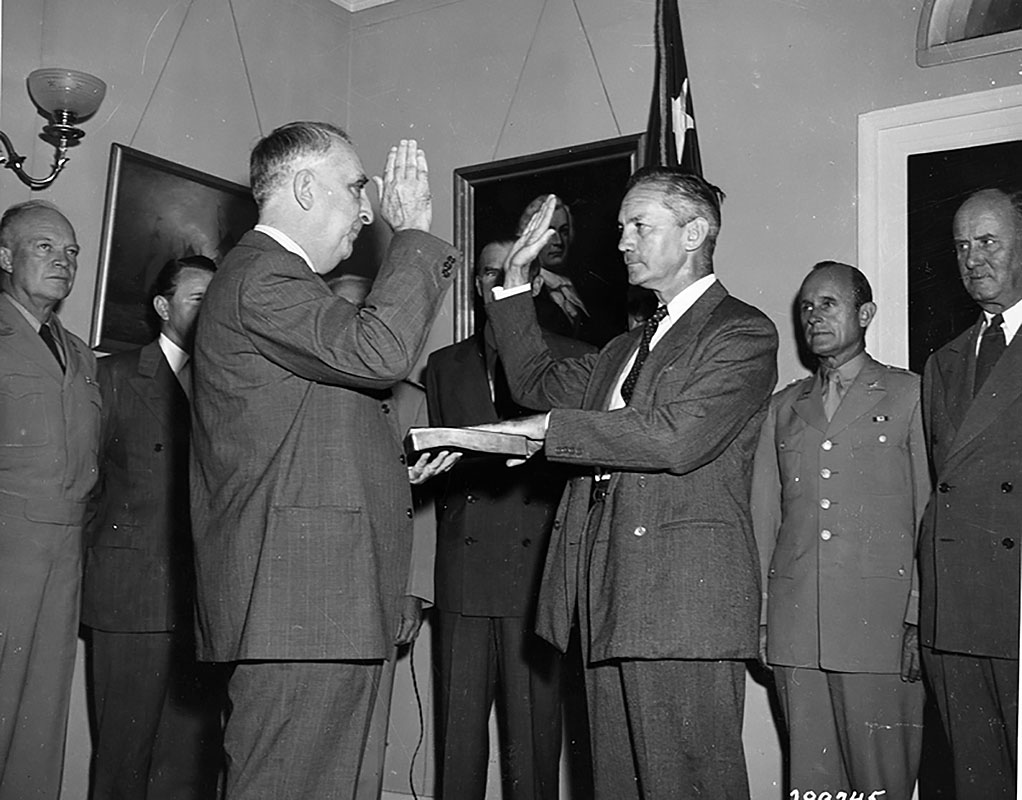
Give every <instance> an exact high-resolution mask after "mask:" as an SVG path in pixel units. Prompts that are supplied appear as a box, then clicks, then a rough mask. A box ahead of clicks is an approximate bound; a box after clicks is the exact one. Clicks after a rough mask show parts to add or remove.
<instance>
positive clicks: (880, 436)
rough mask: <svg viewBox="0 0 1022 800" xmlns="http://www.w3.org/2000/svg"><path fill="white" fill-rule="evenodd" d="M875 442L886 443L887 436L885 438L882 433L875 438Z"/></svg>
mask: <svg viewBox="0 0 1022 800" xmlns="http://www.w3.org/2000/svg"><path fill="white" fill-rule="evenodd" d="M877 441H878V442H880V444H883V443H884V442H886V441H887V436H886V435H885V434H882V433H881V434H880V435H879V436H878V437H877Z"/></svg>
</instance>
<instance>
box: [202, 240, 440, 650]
mask: <svg viewBox="0 0 1022 800" xmlns="http://www.w3.org/2000/svg"><path fill="white" fill-rule="evenodd" d="M456 264H457V251H456V250H454V249H453V248H451V247H449V246H448V245H446V244H444V243H443V242H441V241H439V240H438V239H435V238H434V237H432V236H430V235H429V234H424V233H420V232H417V231H406V232H401V233H398V234H397V235H395V237H394V239H393V241H392V242H391V245H390V248H389V250H388V252H387V255H386V257H385V259H384V263H383V265H382V267H381V268H380V272H379V274H378V276H377V278H376V281H375V284H374V286H373V289H372V291H371V292H370V293H369V296H368V297H367V298H366V303H365V306H364V307H363V308H361V309H359V308H356V307H355V306H353V305H351V304H350V303H348V302H347V301H346V300H343V299H341V298H337V297H334V295H333V294H332V293H331V292H330V290H329V289H328V288H327V285H326V283H324V281H323V279H322V278H321V277H320V276H318V275H317V274H315V273H314V272H312V270H310V269H309V267H308V265H307V264H306V263H305V262H304V261H303V260H302V259H301V258H299V257H298V256H296V255H294V254H292V253H289V252H288V251H286V250H285V249H284V248H282V247H280V246H279V245H278V244H277V243H276V242H275V241H273V240H272V239H271V238H270V237H268V236H266V235H264V234H262V233H258V232H255V231H250V232H249V233H247V234H245V236H243V237H242V239H241V241H240V242H239V243H238V245H237V246H236V247H235V248H234V249H233V250H232V251H231V252H230V253H229V254H228V255H227V257H226V258H225V259H224V262H223V265H222V266H221V267H220V269H219V270H218V271H217V273H216V276H215V277H214V278H213V280H212V282H211V283H210V285H209V289H208V290H207V292H206V296H205V299H204V301H203V307H202V313H201V314H200V315H199V323H198V327H197V332H196V343H195V355H194V359H195V360H194V369H193V386H194V391H193V403H194V405H193V417H192V474H191V482H192V523H193V529H194V537H195V555H196V578H197V598H198V632H199V639H200V642H199V652H200V655H201V657H203V658H205V659H207V660H213V661H233V660H239V659H283V660H307V659H383V658H387V657H389V656H390V654H391V652H392V650H393V637H394V632H395V630H396V629H397V628H396V626H397V620H398V614H399V609H398V602H399V599H400V597H401V596H402V595H403V594H404V589H405V583H406V579H407V575H408V559H409V549H410V542H411V525H412V522H411V518H412V499H411V491H410V489H409V485H408V473H407V467H406V464H405V458H404V454H403V453H402V449H401V442H400V432H399V430H398V423H397V420H396V416H397V415H396V414H395V413H393V408H392V401H391V400H390V395H389V393H388V392H386V391H385V390H387V389H388V388H389V387H390V386H392V385H393V384H394V383H396V382H397V381H399V380H401V379H403V378H405V377H406V376H407V375H408V373H409V371H410V370H411V369H412V367H413V365H414V364H415V362H416V360H417V358H418V357H419V354H420V352H421V350H422V346H423V343H424V341H425V338H426V335H427V333H428V331H429V328H430V326H431V325H432V322H433V319H434V317H435V316H436V313H437V311H438V310H439V308H440V303H441V300H442V298H443V296H444V293H445V292H446V290H447V288H448V287H449V285H450V282H451V279H452V275H453V272H454V269H455V267H456Z"/></svg>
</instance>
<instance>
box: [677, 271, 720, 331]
mask: <svg viewBox="0 0 1022 800" xmlns="http://www.w3.org/2000/svg"><path fill="white" fill-rule="evenodd" d="M716 282H717V276H716V275H714V274H713V273H712V272H711V273H710V274H709V275H704V276H703V277H701V278H700V279H699V280H697V281H695V282H694V283H690V284H689V285H688V286H686V287H685V288H684V289H682V290H681V291H680V292H678V294H677V295H675V297H674V299H673V300H671V301H670V302H669V303H668V304H667V318H668V319H669V320H670V321H671V324H673V323H674V322H675V320H678V319H680V318H681V316H682V315H683V314H684V313H685V312H686V311H688V310H689V309H690V308H692V306H694V305H695V302H696V300H698V299H699V298H700V297H702V296H703V294H705V292H706V290H707V289H709V288H710V287H711V286H713V284H714V283H716Z"/></svg>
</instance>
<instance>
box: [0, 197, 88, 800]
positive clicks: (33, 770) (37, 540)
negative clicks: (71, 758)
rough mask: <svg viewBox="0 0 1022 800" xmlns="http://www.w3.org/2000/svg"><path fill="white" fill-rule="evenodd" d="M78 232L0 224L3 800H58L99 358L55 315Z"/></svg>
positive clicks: (57, 225) (15, 217)
mask: <svg viewBox="0 0 1022 800" xmlns="http://www.w3.org/2000/svg"><path fill="white" fill-rule="evenodd" d="M77 269H78V242H77V241H76V239H75V232H74V228H72V227H71V223H70V222H68V221H67V219H66V218H65V217H64V215H63V214H61V213H60V212H59V211H58V210H57V209H56V208H55V207H54V206H52V205H50V204H49V203H46V202H44V201H40V200H31V201H29V202H27V203H21V204H19V205H16V206H11V207H10V208H9V209H7V211H6V212H4V215H3V218H2V219H0V270H2V276H3V295H2V296H0V800H26V798H32V799H33V800H56V798H57V796H58V795H59V794H60V783H61V773H62V772H63V767H64V735H65V732H66V730H67V713H68V706H69V703H70V697H71V676H72V674H73V672H74V662H75V649H76V646H77V640H78V597H79V589H80V586H81V549H82V539H81V534H82V525H83V524H84V522H85V507H86V500H87V498H88V495H89V492H90V491H91V489H92V486H93V484H94V483H95V482H96V451H97V448H98V445H99V407H100V399H99V386H98V385H97V383H96V359H95V357H94V356H93V355H92V351H90V350H89V348H88V347H86V345H85V343H84V342H83V341H82V340H81V339H79V338H78V337H77V336H74V335H73V334H71V333H69V332H68V331H67V330H65V329H64V326H63V325H61V323H60V320H59V319H58V318H57V315H56V314H54V313H53V312H54V309H55V308H56V306H57V305H58V304H59V303H60V301H61V300H63V299H64V298H65V297H67V296H68V294H70V292H71V287H72V286H73V285H74V280H75V272H76V271H77Z"/></svg>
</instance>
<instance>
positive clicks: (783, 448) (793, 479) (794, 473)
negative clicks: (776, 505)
mask: <svg viewBox="0 0 1022 800" xmlns="http://www.w3.org/2000/svg"><path fill="white" fill-rule="evenodd" d="M777 467H778V469H779V470H780V472H781V491H782V493H783V495H784V498H785V499H790V498H794V497H798V496H799V495H801V494H802V492H803V491H805V483H806V477H805V475H803V474H802V470H803V469H804V456H803V454H802V446H801V443H800V442H799V441H798V440H797V439H795V438H787V439H779V440H778V441H777Z"/></svg>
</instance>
